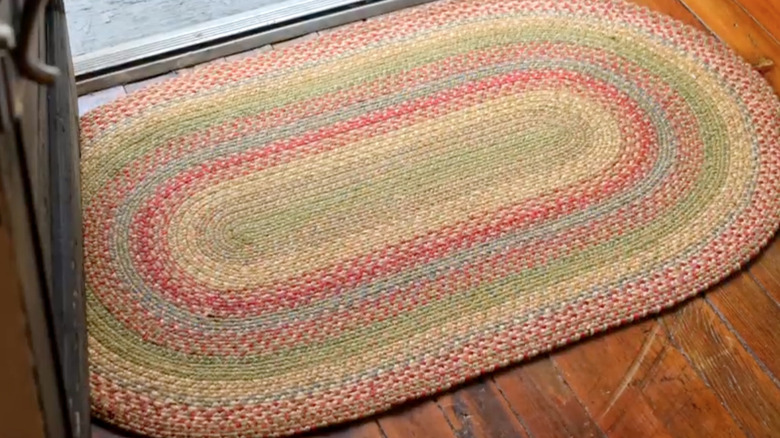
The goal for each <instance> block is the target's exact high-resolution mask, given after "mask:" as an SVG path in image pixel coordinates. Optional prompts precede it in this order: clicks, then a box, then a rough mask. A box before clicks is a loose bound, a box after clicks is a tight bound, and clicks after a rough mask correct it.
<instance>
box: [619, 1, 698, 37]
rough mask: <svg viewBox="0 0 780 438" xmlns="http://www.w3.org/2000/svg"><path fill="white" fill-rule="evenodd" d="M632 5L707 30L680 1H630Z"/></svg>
mask: <svg viewBox="0 0 780 438" xmlns="http://www.w3.org/2000/svg"><path fill="white" fill-rule="evenodd" d="M630 1H631V2H632V3H636V4H638V5H641V6H645V7H647V8H650V9H652V10H654V11H656V12H660V13H662V14H666V15H668V16H670V17H674V18H676V19H678V20H680V21H682V22H683V23H685V24H689V25H691V26H693V27H696V28H699V29H702V30H706V28H705V27H704V25H702V23H701V21H699V19H698V18H696V17H695V16H694V15H693V14H691V11H689V10H688V9H686V8H685V6H683V5H682V4H681V3H680V1H679V0H630Z"/></svg>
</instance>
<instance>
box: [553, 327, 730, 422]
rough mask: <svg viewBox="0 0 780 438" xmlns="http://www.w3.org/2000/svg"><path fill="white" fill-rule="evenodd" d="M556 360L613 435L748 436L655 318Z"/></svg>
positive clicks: (564, 353) (578, 394) (597, 340)
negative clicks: (649, 432) (650, 432)
mask: <svg viewBox="0 0 780 438" xmlns="http://www.w3.org/2000/svg"><path fill="white" fill-rule="evenodd" d="M553 358H554V360H555V362H556V363H557V364H558V366H559V367H560V368H561V370H562V372H563V375H564V377H565V378H566V381H567V382H569V384H570V385H571V387H572V389H573V390H574V392H575V393H576V394H577V396H578V397H579V398H580V399H581V400H582V401H583V403H584V404H585V406H587V407H588V411H589V412H590V414H591V415H592V416H593V418H595V419H596V421H597V422H598V424H599V426H601V428H602V429H603V430H604V431H605V432H606V433H607V434H608V435H610V436H612V435H615V436H624V435H625V434H631V435H632V436H633V435H643V434H644V433H647V431H648V430H650V431H652V435H653V436H661V435H667V436H675V437H676V436H696V435H698V434H701V436H716V435H717V436H734V437H737V436H743V435H742V433H741V432H740V430H739V428H738V427H737V424H736V423H735V422H734V420H733V419H732V418H731V416H730V414H729V413H728V411H726V410H725V409H724V408H723V406H722V405H721V404H720V402H719V400H718V398H717V397H716V396H715V395H714V394H713V393H712V392H710V391H709V389H708V388H707V385H706V384H705V383H704V382H703V381H702V380H701V379H700V378H699V377H698V376H697V374H696V372H695V371H694V370H693V369H692V367H691V366H690V365H689V364H688V363H687V362H686V360H685V358H684V357H683V356H682V354H680V352H679V351H677V350H676V349H675V348H674V347H673V346H672V345H671V343H670V341H669V338H668V336H667V335H666V333H665V332H664V331H663V330H662V329H661V326H660V325H659V324H658V323H657V321H655V320H650V321H646V322H644V323H642V324H639V325H636V326H632V327H629V328H627V329H624V330H619V331H617V332H615V333H612V334H611V335H607V336H603V337H600V338H597V339H594V340H593V341H590V342H586V343H584V344H582V345H581V346H579V347H578V348H573V349H570V350H566V351H563V352H560V353H558V354H555V355H553ZM643 431H644V432H643Z"/></svg>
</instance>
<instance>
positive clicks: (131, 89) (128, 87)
mask: <svg viewBox="0 0 780 438" xmlns="http://www.w3.org/2000/svg"><path fill="white" fill-rule="evenodd" d="M176 76H177V74H176V72H175V71H172V72H170V73H166V74H164V75H160V76H155V77H153V78H149V79H144V80H143V81H138V82H132V83H130V84H125V93H127V94H130V93H135V92H136V91H139V90H143V89H144V88H146V87H148V86H150V85H153V84H158V83H160V82H163V81H166V80H168V79H171V78H175V77H176Z"/></svg>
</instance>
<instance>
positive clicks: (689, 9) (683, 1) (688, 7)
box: [677, 0, 731, 47]
mask: <svg viewBox="0 0 780 438" xmlns="http://www.w3.org/2000/svg"><path fill="white" fill-rule="evenodd" d="M677 2H678V3H680V4H681V5H682V7H683V8H685V10H687V11H688V13H690V14H691V16H692V17H693V18H695V19H696V21H698V22H699V23H700V24H701V25H702V27H703V28H704V29H705V30H706V32H707V33H708V34H710V35H711V36H714V37H715V38H716V39H717V40H718V41H720V42H721V43H723V44H725V45H727V46H729V45H728V44H726V42H725V41H723V38H721V37H720V35H718V34H717V33H716V32H715V31H713V30H712V28H711V27H710V26H708V25H707V22H705V21H704V20H703V19H702V18H701V17H700V16H699V14H697V13H696V12H695V11H694V10H693V9H692V8H691V7H690V6H688V3H687V1H686V0H677ZM729 47H731V46H729Z"/></svg>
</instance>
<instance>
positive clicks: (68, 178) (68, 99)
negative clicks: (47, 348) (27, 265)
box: [41, 0, 89, 438]
mask: <svg viewBox="0 0 780 438" xmlns="http://www.w3.org/2000/svg"><path fill="white" fill-rule="evenodd" d="M42 29H43V30H44V31H45V35H46V38H45V41H46V50H45V53H46V57H45V58H42V59H45V60H46V63H47V64H49V65H54V66H56V67H57V68H58V69H59V70H60V75H59V77H58V78H57V80H56V81H55V83H54V84H53V85H52V86H48V87H41V94H42V95H43V99H45V104H44V103H42V105H43V106H44V108H45V109H46V111H45V117H44V118H42V122H41V123H42V124H45V130H43V132H45V134H46V138H45V141H44V143H45V145H46V155H45V156H46V157H47V158H48V159H47V160H44V161H43V163H44V164H45V165H46V166H45V167H46V168H47V172H46V173H47V174H48V178H47V179H46V183H47V187H46V191H45V193H47V194H48V196H47V199H48V201H49V205H50V208H49V210H50V211H49V216H48V221H47V232H46V233H44V238H45V239H47V240H45V242H47V243H46V244H45V245H44V248H45V249H46V250H47V252H45V253H44V257H47V258H46V260H47V261H48V263H47V266H48V267H49V272H48V274H49V290H50V291H51V295H52V301H51V306H52V316H53V318H54V322H55V324H56V333H57V343H58V346H59V356H60V366H61V367H62V374H63V376H64V379H63V384H64V386H65V394H64V395H65V404H66V406H67V410H68V415H69V417H70V421H69V423H70V424H69V425H70V428H71V431H72V436H73V437H74V438H80V437H86V436H87V435H88V432H89V429H88V427H87V426H88V424H89V378H88V375H87V327H86V315H85V305H86V304H85V299H84V298H85V297H84V264H83V260H84V254H83V235H82V228H81V224H82V221H81V172H80V156H81V154H80V151H79V142H78V108H77V103H76V83H75V79H74V76H73V68H72V65H71V62H70V59H71V56H70V45H69V42H68V29H67V24H66V20H65V8H64V5H63V2H62V0H50V2H49V8H48V10H47V13H46V20H45V22H44V26H42Z"/></svg>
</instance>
